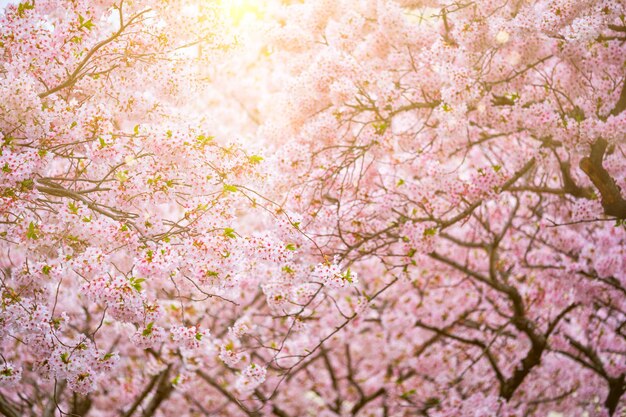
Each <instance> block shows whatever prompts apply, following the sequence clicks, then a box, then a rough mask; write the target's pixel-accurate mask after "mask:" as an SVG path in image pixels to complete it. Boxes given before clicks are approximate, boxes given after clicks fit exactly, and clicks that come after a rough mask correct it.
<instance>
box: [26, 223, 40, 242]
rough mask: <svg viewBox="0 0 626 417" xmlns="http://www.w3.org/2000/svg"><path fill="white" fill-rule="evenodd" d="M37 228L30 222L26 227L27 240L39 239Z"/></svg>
mask: <svg viewBox="0 0 626 417" xmlns="http://www.w3.org/2000/svg"><path fill="white" fill-rule="evenodd" d="M38 232H39V227H37V225H36V224H35V223H34V222H30V224H29V225H28V230H27V231H26V237H27V238H28V239H33V240H37V239H39V234H38Z"/></svg>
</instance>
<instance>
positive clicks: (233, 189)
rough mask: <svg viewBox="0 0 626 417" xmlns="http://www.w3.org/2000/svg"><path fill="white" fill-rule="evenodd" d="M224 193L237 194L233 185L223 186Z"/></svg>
mask: <svg viewBox="0 0 626 417" xmlns="http://www.w3.org/2000/svg"><path fill="white" fill-rule="evenodd" d="M224 191H229V192H231V193H236V192H237V187H235V186H234V185H228V184H224Z"/></svg>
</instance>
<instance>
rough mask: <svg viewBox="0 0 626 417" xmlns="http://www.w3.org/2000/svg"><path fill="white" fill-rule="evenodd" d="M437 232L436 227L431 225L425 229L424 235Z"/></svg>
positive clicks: (432, 234) (433, 234)
mask: <svg viewBox="0 0 626 417" xmlns="http://www.w3.org/2000/svg"><path fill="white" fill-rule="evenodd" d="M436 234H437V228H436V227H429V228H428V229H426V230H424V236H435V235H436Z"/></svg>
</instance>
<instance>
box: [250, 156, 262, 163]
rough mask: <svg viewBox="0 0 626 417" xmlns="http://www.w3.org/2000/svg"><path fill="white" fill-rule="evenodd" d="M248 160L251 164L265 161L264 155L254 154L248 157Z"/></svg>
mask: <svg viewBox="0 0 626 417" xmlns="http://www.w3.org/2000/svg"><path fill="white" fill-rule="evenodd" d="M248 161H250V163H251V164H253V165H254V164H258V163H260V162H261V161H263V157H262V156H258V155H252V156H249V157H248Z"/></svg>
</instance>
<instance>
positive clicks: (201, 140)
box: [196, 135, 215, 146]
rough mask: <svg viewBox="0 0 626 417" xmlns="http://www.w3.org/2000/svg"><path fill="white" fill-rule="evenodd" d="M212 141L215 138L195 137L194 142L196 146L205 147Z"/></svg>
mask: <svg viewBox="0 0 626 417" xmlns="http://www.w3.org/2000/svg"><path fill="white" fill-rule="evenodd" d="M213 139H215V136H205V135H199V136H197V137H196V142H198V144H199V145H201V146H206V145H208V144H209V143H211V142H212V141H213Z"/></svg>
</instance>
